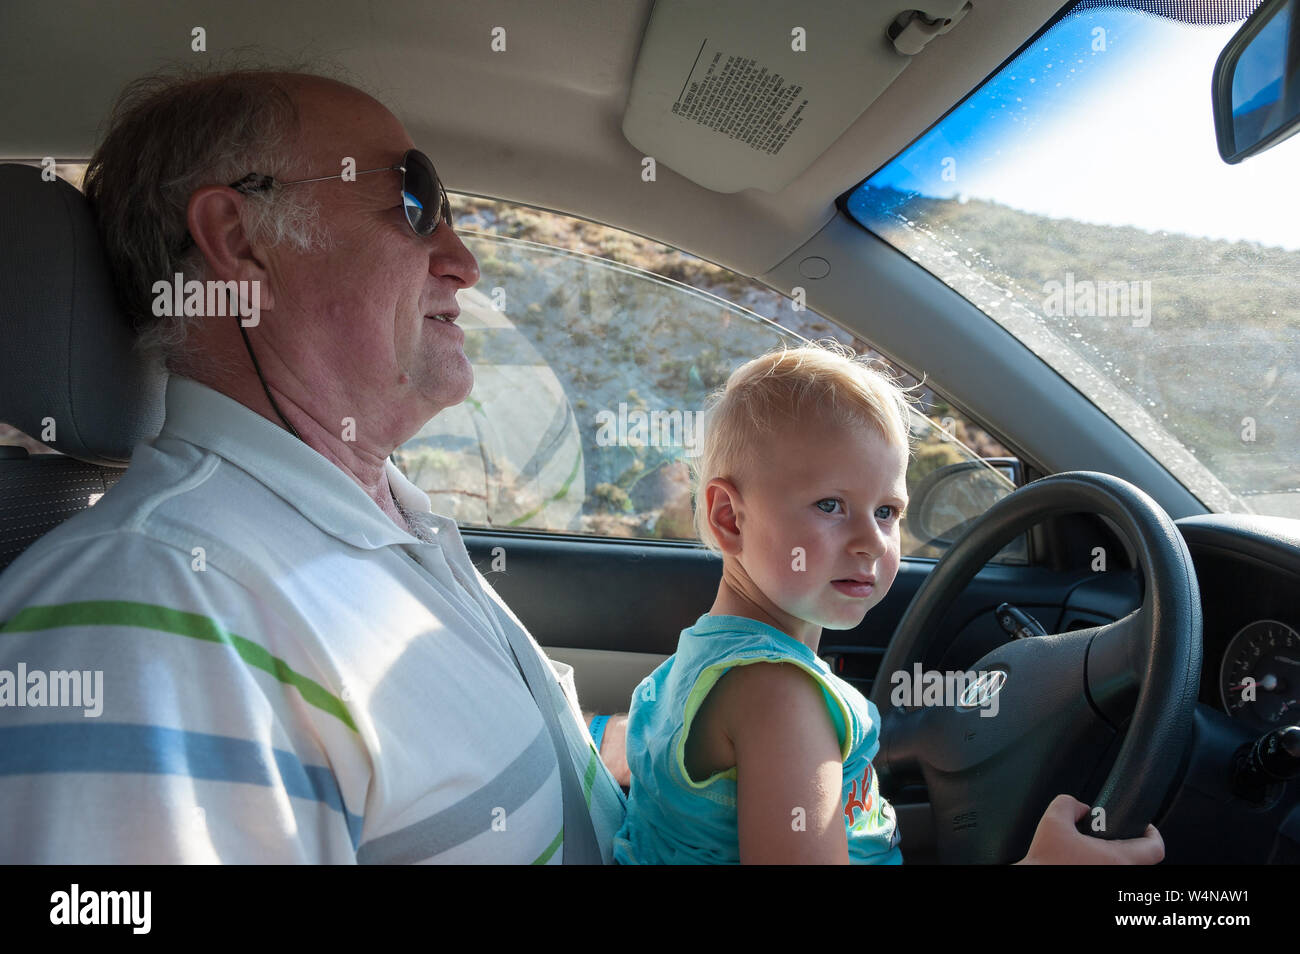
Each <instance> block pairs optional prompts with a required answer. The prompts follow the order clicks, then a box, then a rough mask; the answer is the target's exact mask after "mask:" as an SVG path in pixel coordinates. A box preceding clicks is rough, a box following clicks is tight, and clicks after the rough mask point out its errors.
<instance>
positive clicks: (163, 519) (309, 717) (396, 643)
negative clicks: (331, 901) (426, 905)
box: [0, 375, 626, 864]
mask: <svg viewBox="0 0 1300 954" xmlns="http://www.w3.org/2000/svg"><path fill="white" fill-rule="evenodd" d="M387 470H388V479H389V482H390V484H391V485H392V487H393V491H394V494H395V495H396V497H397V499H398V501H399V502H400V503H401V505H402V507H403V509H404V510H405V511H408V512H410V513H412V514H413V515H414V520H415V522H416V524H417V526H416V528H415V529H416V531H417V534H418V537H415V536H412V535H411V534H409V533H407V532H406V531H404V530H402V529H401V528H399V527H398V526H396V525H395V524H394V523H393V522H392V520H391V519H390V518H389V517H388V516H387V515H385V514H384V512H383V511H382V510H380V509H379V507H378V506H377V505H376V504H375V503H374V501H372V500H371V499H370V498H369V497H368V496H367V495H366V493H365V492H364V491H363V490H362V489H361V487H360V486H358V485H357V484H356V483H355V482H354V481H353V480H352V479H351V477H349V476H348V475H347V474H346V473H345V472H344V471H343V470H341V469H340V468H338V467H337V466H335V465H334V464H333V463H331V462H330V461H329V460H327V459H326V458H325V457H323V456H321V455H320V454H318V453H317V452H316V451H315V450H313V449H312V448H310V447H309V446H307V445H306V444H303V443H301V442H300V441H298V440H297V439H296V438H294V437H293V436H292V435H290V434H289V433H288V432H287V431H285V430H283V429H281V428H280V427H278V426H277V425H275V424H272V423H271V422H270V421H268V420H266V419H265V418H263V417H262V416H260V415H259V414H256V413H255V412H253V411H251V410H250V409H248V408H246V407H244V406H243V405H242V404H240V403H238V402H237V401H235V400H233V399H231V398H229V397H227V396H225V395H223V394H221V393H219V392H217V391H215V390H213V389H211V388H208V387H206V386H204V385H202V384H199V383H197V382H195V381H193V380H190V379H187V378H184V377H180V376H176V375H173V376H172V377H171V378H170V379H169V381H168V385H167V413H166V423H165V425H164V427H163V429H162V432H161V433H160V434H159V436H158V437H157V438H155V439H154V440H152V441H149V442H145V443H142V444H140V445H138V446H137V447H136V449H135V451H134V453H133V455H132V458H131V465H130V467H129V469H128V470H127V473H126V474H125V476H123V478H122V479H121V480H120V481H119V482H118V483H117V484H116V485H115V486H114V487H113V488H112V489H111V490H110V491H109V492H108V493H107V494H105V495H104V497H103V499H102V500H100V501H99V502H98V503H97V504H96V505H95V506H94V507H92V508H90V509H89V510H86V511H84V512H82V513H79V514H77V515H76V516H74V517H72V518H71V519H69V520H68V521H67V522H65V523H63V524H62V525H61V526H59V527H57V528H56V529H55V530H53V531H51V532H50V533H48V534H47V535H45V536H44V537H42V538H41V539H40V540H38V541H36V542H35V543H34V544H33V545H32V546H31V547H30V548H29V549H28V550H27V551H26V552H25V553H24V554H23V555H22V556H21V557H19V558H18V559H17V560H16V561H15V562H14V563H13V564H12V565H11V566H10V567H9V569H8V570H6V571H5V572H4V574H3V575H0V863H13V862H59V863H77V864H81V863H99V862H127V861H129V862H217V861H220V862H331V863H351V862H361V863H395V862H426V861H436V862H451V863H457V862H473V863H478V862H486V863H498V862H500V863H516V862H518V863H535V864H540V863H550V864H555V863H558V862H560V861H561V860H562V858H563V841H564V838H563V831H562V828H563V810H562V805H561V797H560V775H559V763H558V762H557V759H556V750H555V746H554V744H553V743H552V740H551V736H550V734H549V733H548V731H547V728H546V725H545V722H544V720H543V718H542V715H541V712H540V711H539V708H538V703H537V702H535V701H534V699H533V697H532V695H531V693H530V692H529V690H528V687H527V685H526V684H525V682H524V680H523V678H522V676H521V675H520V672H519V669H518V667H517V666H516V664H515V662H514V659H513V658H512V656H511V652H510V648H509V644H508V643H507V640H506V637H505V629H506V628H507V627H515V628H517V630H518V631H519V632H520V633H522V634H523V639H524V641H525V643H527V644H531V645H532V647H533V648H534V649H535V650H536V651H537V652H538V653H540V652H541V649H540V647H538V646H537V644H536V643H535V642H534V641H533V640H532V638H531V636H528V635H527V634H526V633H525V632H524V631H523V627H522V625H521V624H520V623H519V621H518V620H517V619H516V618H515V617H514V615H513V614H512V613H511V612H510V611H509V609H507V608H506V607H505V605H504V603H502V602H501V600H500V598H499V597H498V596H497V595H496V593H495V592H494V591H493V590H492V588H491V587H490V586H489V585H488V584H487V582H486V581H485V580H484V579H483V577H482V576H481V575H480V574H479V573H478V571H477V570H476V569H475V567H474V566H473V564H472V563H471V562H470V559H469V556H468V554H467V553H466V550H465V546H464V543H463V542H462V540H461V537H460V534H459V532H458V531H457V528H456V525H455V523H454V522H452V521H451V520H448V519H446V518H444V517H441V516H438V515H435V514H432V513H430V512H429V498H428V497H427V495H425V494H424V493H423V492H422V491H421V490H419V488H417V487H415V486H414V485H413V484H411V483H410V482H409V481H407V480H406V479H405V478H404V477H403V476H402V474H401V473H400V472H399V471H398V470H397V468H396V467H395V466H394V465H393V464H392V463H391V461H390V462H389V463H388V464H387ZM548 690H551V691H553V697H552V699H550V700H548V701H549V702H550V704H551V706H552V709H553V710H554V711H557V712H559V713H560V722H561V728H562V731H563V733H564V736H565V741H566V743H567V745H568V749H569V752H568V755H569V756H570V758H571V761H572V763H573V765H574V768H575V770H576V771H577V773H578V778H579V780H580V781H581V783H582V785H583V792H584V796H585V797H586V799H587V801H588V806H589V809H590V811H591V813H592V816H593V821H594V824H595V828H596V835H597V842H598V844H599V845H600V847H601V850H602V853H603V855H604V858H605V860H606V861H608V860H609V859H610V856H611V850H612V847H611V846H612V838H613V834H614V832H615V831H617V829H618V827H619V826H620V824H621V823H622V818H623V812H624V808H625V804H626V803H625V800H624V798H623V794H622V791H621V790H620V789H619V787H618V785H617V784H616V783H615V782H614V780H613V778H612V776H610V775H609V773H608V772H607V771H606V770H605V768H604V766H603V765H602V764H601V763H600V759H599V757H598V756H597V754H596V751H595V748H594V747H593V745H592V742H591V738H590V736H589V735H588V733H587V731H586V728H585V726H584V725H583V724H582V720H581V715H580V713H579V712H578V709H577V700H576V698H574V697H573V696H572V695H568V696H567V697H566V693H565V691H564V690H563V689H561V688H560V685H559V683H558V681H557V683H556V684H555V685H554V686H550V687H548ZM557 700H558V701H557Z"/></svg>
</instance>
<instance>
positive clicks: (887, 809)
mask: <svg viewBox="0 0 1300 954" xmlns="http://www.w3.org/2000/svg"><path fill="white" fill-rule="evenodd" d="M758 661H770V662H784V663H793V664H794V665H797V666H799V667H800V668H801V669H803V670H804V671H805V672H807V673H808V674H809V675H810V676H812V678H813V679H815V680H816V681H817V684H818V685H819V686H821V690H822V695H823V697H824V698H825V700H826V706H827V709H828V710H829V711H830V715H831V722H832V723H833V724H834V726H835V732H836V735H837V737H838V738H839V740H840V752H841V754H842V756H843V759H844V783H843V792H842V797H841V805H842V807H843V808H842V811H843V818H844V828H845V831H846V832H847V834H848V844H849V860H850V861H851V862H852V863H854V864H901V863H902V861H903V855H902V852H901V851H899V849H898V840H899V832H898V825H897V822H896V819H895V817H894V809H893V806H891V805H890V804H889V803H888V802H887V801H886V800H885V799H884V798H882V797H881V795H880V791H879V787H878V785H877V784H876V777H875V772H874V771H873V770H872V768H871V759H872V757H873V756H874V755H875V754H876V751H877V750H878V749H879V748H880V742H879V734H880V714H879V712H878V711H877V710H876V707H875V705H874V704H873V703H872V702H871V701H870V700H868V699H867V698H866V697H865V696H863V695H862V693H860V692H858V690H856V689H854V688H853V687H852V686H851V685H849V684H848V683H847V682H845V681H844V680H842V679H840V678H839V677H838V676H836V675H835V674H834V673H832V672H831V671H830V667H829V666H827V665H826V663H825V662H823V661H822V660H821V659H820V658H819V657H818V656H817V654H816V653H814V652H813V651H812V650H811V649H809V648H808V647H807V646H806V645H804V644H803V643H801V642H799V640H797V639H795V638H794V637H792V636H788V635H786V634H785V633H783V632H781V631H780V630H778V629H775V628H773V627H771V626H768V625H767V624H765V623H760V622H758V621H757V620H752V619H745V618H743V617H739V616H709V615H705V616H701V617H700V618H699V619H698V620H697V621H696V623H695V625H694V626H692V627H691V628H690V629H685V630H682V634H681V638H680V640H679V641H678V644H677V652H676V654H674V655H672V656H670V657H669V658H668V659H667V660H665V661H664V663H663V665H661V666H660V667H659V668H658V669H656V670H655V671H654V672H653V673H651V674H650V675H649V676H648V677H647V678H646V679H645V680H644V681H642V683H641V685H639V686H638V687H637V690H636V692H635V694H634V695H633V697H632V703H631V706H630V707H629V710H628V724H627V763H628V767H629V768H630V769H631V771H632V787H631V793H630V795H629V797H628V806H627V818H626V820H625V821H624V822H623V827H622V828H620V829H619V832H618V834H617V835H616V836H615V838H614V860H615V861H617V862H618V863H619V864H739V862H740V840H739V833H738V829H737V823H736V769H735V767H734V766H733V767H732V768H730V769H728V770H727V771H725V772H719V773H717V774H715V775H712V776H710V777H709V778H706V779H702V780H699V781H696V780H694V779H692V778H690V776H689V774H688V773H687V771H686V736H687V732H688V731H689V728H690V724H691V721H692V720H693V719H694V717H695V714H696V713H697V712H698V711H699V708H700V705H701V704H702V703H703V702H704V699H705V697H706V696H707V695H708V693H709V690H710V689H712V688H713V686H714V685H715V684H716V683H717V681H718V680H719V679H721V678H722V676H723V674H724V673H725V672H726V671H727V670H728V669H730V668H731V667H732V666H743V665H746V664H749V663H754V662H758Z"/></svg>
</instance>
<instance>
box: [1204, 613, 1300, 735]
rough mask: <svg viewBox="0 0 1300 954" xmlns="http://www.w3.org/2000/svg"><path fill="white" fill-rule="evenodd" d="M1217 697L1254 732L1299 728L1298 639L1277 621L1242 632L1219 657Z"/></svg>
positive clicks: (1260, 622)
mask: <svg viewBox="0 0 1300 954" xmlns="http://www.w3.org/2000/svg"><path fill="white" fill-rule="evenodd" d="M1219 695H1220V697H1221V698H1222V699H1223V708H1224V709H1225V710H1226V711H1227V713H1228V714H1229V715H1230V716H1233V717H1234V718H1237V719H1242V720H1243V721H1245V722H1246V723H1247V724H1249V725H1251V726H1253V727H1255V728H1257V729H1260V730H1265V731H1266V730H1268V729H1276V728H1277V727H1278V726H1284V725H1293V724H1300V633H1297V632H1296V631H1295V630H1294V629H1292V628H1291V627H1290V626H1288V625H1286V624H1285V623H1279V622H1278V621H1277V620H1275V619H1261V620H1256V621H1255V622H1253V623H1251V624H1250V625H1248V626H1245V627H1243V628H1242V629H1241V631H1240V632H1238V633H1237V635H1236V636H1233V637H1232V642H1230V643H1228V649H1227V651H1226V652H1225V653H1224V654H1223V667H1222V668H1221V669H1220V670H1219Z"/></svg>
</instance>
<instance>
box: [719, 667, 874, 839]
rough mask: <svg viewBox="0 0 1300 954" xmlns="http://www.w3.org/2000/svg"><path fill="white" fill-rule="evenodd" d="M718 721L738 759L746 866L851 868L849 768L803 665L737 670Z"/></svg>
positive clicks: (729, 677)
mask: <svg viewBox="0 0 1300 954" xmlns="http://www.w3.org/2000/svg"><path fill="white" fill-rule="evenodd" d="M718 690H721V691H722V692H723V695H722V697H721V698H720V700H719V702H720V703H721V705H720V711H719V721H720V723H721V725H722V728H723V731H724V732H725V733H726V734H727V736H728V737H729V738H730V741H731V744H732V746H733V747H734V749H735V756H736V787H737V796H736V801H737V814H738V818H737V823H738V827H739V833H740V860H741V863H742V864H848V861H849V849H848V838H847V836H846V834H845V831H844V820H843V818H842V817H841V811H842V805H841V798H842V789H843V772H844V766H843V762H842V760H841V757H840V746H839V741H838V739H836V737H835V729H834V727H833V726H832V724H831V718H830V714H829V713H828V712H827V711H826V702H825V700H824V698H823V697H822V691H821V689H820V688H819V687H818V685H817V683H816V682H814V681H813V679H812V677H811V676H809V675H808V674H807V673H805V672H804V671H803V670H801V669H800V668H799V667H797V666H792V665H787V664H784V663H752V664H750V665H747V666H739V667H736V668H733V669H732V670H730V671H729V672H728V673H727V674H726V676H724V677H723V679H722V680H721V681H720V682H719V684H718V686H717V687H716V688H715V691H718Z"/></svg>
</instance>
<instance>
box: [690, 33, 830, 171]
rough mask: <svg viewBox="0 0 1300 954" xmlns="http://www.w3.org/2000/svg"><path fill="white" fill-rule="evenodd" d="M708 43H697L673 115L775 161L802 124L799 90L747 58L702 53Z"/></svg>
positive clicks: (718, 51)
mask: <svg viewBox="0 0 1300 954" xmlns="http://www.w3.org/2000/svg"><path fill="white" fill-rule="evenodd" d="M708 43H709V41H708V40H707V39H706V40H705V41H704V42H703V43H701V44H700V52H699V53H698V54H697V55H696V57H695V62H694V63H693V64H692V65H691V71H690V72H689V73H687V74H686V82H685V83H683V84H682V91H681V92H680V93H678V94H677V99H676V100H674V101H673V115H674V116H680V117H682V118H683V119H686V120H689V121H691V122H695V123H698V124H699V125H701V126H706V127H708V128H709V129H712V130H714V131H715V132H719V133H722V134H723V135H724V136H726V137H727V138H728V139H734V140H736V141H738V142H742V143H744V144H745V145H747V146H749V147H751V148H753V149H755V150H757V151H758V152H764V153H767V154H768V155H769V156H775V155H776V154H777V153H779V152H780V151H781V147H782V146H784V145H785V144H786V143H787V142H788V141H789V140H790V137H791V136H792V135H794V131H795V130H796V129H798V128H799V125H800V124H801V123H802V122H803V111H804V107H805V106H807V105H808V100H806V99H800V94H802V93H803V86H801V85H798V84H796V83H788V82H786V78H785V77H784V76H782V75H781V74H780V73H775V72H772V71H771V70H769V69H768V68H767V67H766V66H760V65H759V64H758V62H757V61H756V60H755V59H754V58H753V57H749V56H740V55H737V54H729V53H725V52H723V51H722V50H706V49H705V47H707V46H708Z"/></svg>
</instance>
